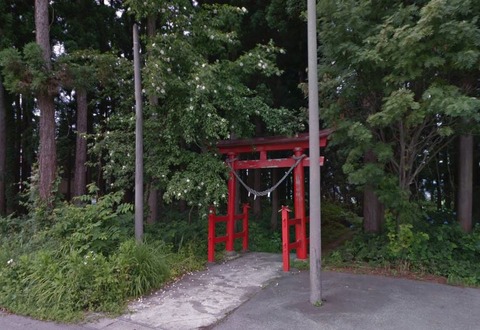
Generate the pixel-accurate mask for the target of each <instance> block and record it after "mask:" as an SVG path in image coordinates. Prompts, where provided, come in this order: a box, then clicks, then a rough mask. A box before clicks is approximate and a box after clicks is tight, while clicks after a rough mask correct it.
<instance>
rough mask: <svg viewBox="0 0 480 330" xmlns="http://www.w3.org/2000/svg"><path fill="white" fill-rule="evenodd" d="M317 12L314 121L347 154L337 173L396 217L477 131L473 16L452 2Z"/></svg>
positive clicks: (345, 5) (332, 5)
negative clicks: (436, 165) (428, 172)
mask: <svg viewBox="0 0 480 330" xmlns="http://www.w3.org/2000/svg"><path fill="white" fill-rule="evenodd" d="M319 7H320V9H319V21H320V25H319V34H320V39H321V40H322V45H321V51H322V58H321V61H322V63H321V65H320V68H319V73H320V77H321V78H320V79H321V83H320V92H321V94H322V96H321V98H320V99H321V100H322V107H323V110H322V111H321V114H322V116H323V119H324V120H325V121H326V123H327V125H328V126H330V127H335V128H336V131H335V134H334V137H333V140H334V141H332V142H333V143H335V144H336V145H339V146H341V147H342V152H343V153H345V154H346V155H348V156H347V158H346V160H345V164H344V165H343V170H344V172H345V173H346V174H347V175H348V179H349V182H350V183H351V184H353V185H356V186H359V187H363V186H365V185H369V186H371V187H373V188H374V189H376V192H377V194H378V195H381V196H382V199H383V201H385V202H387V207H389V208H390V209H391V210H392V211H393V212H394V213H396V214H401V213H402V211H403V208H404V207H406V206H407V204H408V203H409V202H410V201H411V199H410V197H411V196H410V195H411V193H410V191H412V189H411V186H412V185H413V184H414V183H415V181H416V182H417V183H418V182H421V179H420V178H419V176H421V175H422V169H423V168H424V167H425V166H427V164H428V163H429V162H430V161H431V160H432V159H435V156H436V155H437V153H438V152H440V150H442V148H444V147H445V145H448V144H449V143H450V142H451V141H452V139H453V137H454V136H456V135H459V134H465V132H471V130H472V127H473V126H478V119H479V118H480V117H479V114H480V111H479V110H480V103H479V102H480V101H479V96H480V95H479V94H478V90H475V88H474V87H473V86H474V85H475V83H474V80H475V79H476V78H473V77H477V76H478V67H479V63H480V52H479V48H478V45H479V44H480V27H479V25H478V14H479V10H480V7H479V6H478V4H476V3H475V2H474V1H458V0H455V1H443V0H438V1H437V0H431V1H415V2H405V1H363V2H359V1H356V0H347V1H340V2H339V1H333V0H332V1H330V0H327V1H322V2H320V4H319ZM472 78H473V80H472ZM467 118H468V120H470V125H465V121H464V119H467ZM474 121H475V123H474ZM369 152H371V153H373V155H374V157H373V159H370V160H369V161H365V160H366V159H365V155H366V154H367V153H369ZM394 186H396V187H397V188H396V189H394V188H393V187H394ZM396 195H397V196H400V198H397V197H395V196H396ZM405 195H406V196H405ZM395 199H397V200H399V201H400V202H397V201H396V200H395Z"/></svg>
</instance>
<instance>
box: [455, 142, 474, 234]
mask: <svg viewBox="0 0 480 330" xmlns="http://www.w3.org/2000/svg"><path fill="white" fill-rule="evenodd" d="M458 150H459V162H458V164H459V166H458V195H457V220H458V222H459V223H460V226H461V227H462V229H463V230H464V231H465V232H467V233H468V232H471V231H472V209H473V204H472V202H473V199H472V179H473V135H462V136H460V138H459V146H458Z"/></svg>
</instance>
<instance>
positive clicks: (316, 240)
mask: <svg viewBox="0 0 480 330" xmlns="http://www.w3.org/2000/svg"><path fill="white" fill-rule="evenodd" d="M307 11H308V31H307V33H308V125H309V132H310V133H309V149H310V195H309V196H310V302H311V303H312V304H314V305H321V304H322V277H321V271H322V237H321V233H322V229H321V218H320V164H319V163H318V159H319V157H320V146H319V127H318V126H319V125H318V79H317V78H318V73H317V4H316V0H307Z"/></svg>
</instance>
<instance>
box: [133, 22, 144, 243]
mask: <svg viewBox="0 0 480 330" xmlns="http://www.w3.org/2000/svg"><path fill="white" fill-rule="evenodd" d="M133 69H134V73H135V114H136V123H135V239H136V240H137V242H141V241H142V239H143V112H142V82H141V75H140V50H139V44H138V27H137V24H134V25H133Z"/></svg>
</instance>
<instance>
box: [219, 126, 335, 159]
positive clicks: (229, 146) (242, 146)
mask: <svg viewBox="0 0 480 330" xmlns="http://www.w3.org/2000/svg"><path fill="white" fill-rule="evenodd" d="M332 132H333V129H324V130H321V131H320V132H319V135H318V137H319V142H320V147H325V146H326V145H327V138H328V136H329V135H330V134H331V133H332ZM308 140H309V137H308V133H302V134H298V135H297V136H294V137H285V136H271V137H262V138H253V139H244V140H240V139H238V140H224V141H220V142H218V143H217V147H218V150H219V152H220V153H221V154H229V153H235V154H239V153H248V152H261V151H279V150H293V149H295V148H301V149H304V150H305V149H308Z"/></svg>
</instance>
